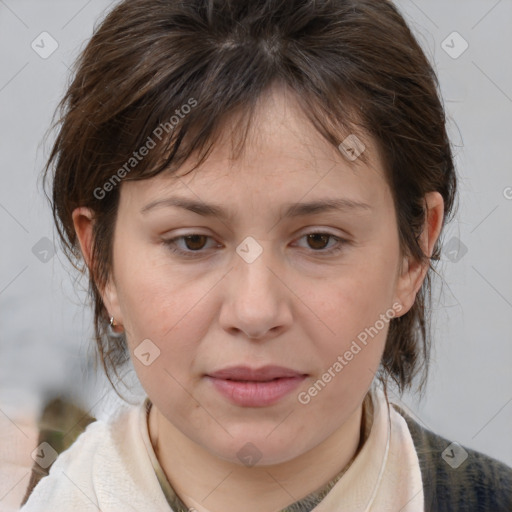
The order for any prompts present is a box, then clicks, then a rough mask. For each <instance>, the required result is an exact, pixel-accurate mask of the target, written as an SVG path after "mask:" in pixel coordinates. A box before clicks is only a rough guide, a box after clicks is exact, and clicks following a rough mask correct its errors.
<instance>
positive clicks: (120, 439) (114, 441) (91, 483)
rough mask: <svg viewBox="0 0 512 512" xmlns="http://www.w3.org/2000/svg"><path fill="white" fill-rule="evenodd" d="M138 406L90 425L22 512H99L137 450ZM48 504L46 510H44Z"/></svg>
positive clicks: (51, 471) (35, 490)
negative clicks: (133, 449) (108, 488)
mask: <svg viewBox="0 0 512 512" xmlns="http://www.w3.org/2000/svg"><path fill="white" fill-rule="evenodd" d="M136 416H137V407H133V406H132V407H123V408H120V409H119V410H118V411H116V413H115V414H114V416H112V417H111V418H110V419H109V420H108V421H102V420H96V421H94V422H93V423H91V424H89V425H88V426H87V428H86V429H85V431H84V432H83V433H82V434H80V435H79V436H78V438H77V439H76V440H75V442H74V443H73V444H72V445H71V446H70V447H69V448H68V449H67V450H66V451H64V452H62V453H61V454H60V455H59V456H58V457H57V459H56V460H55V462H54V463H53V465H52V466H51V469H50V472H49V474H48V476H46V477H44V478H43V479H42V480H41V481H40V482H39V483H38V484H37V485H36V487H35V488H34V490H33V491H32V493H31V495H30V497H29V499H28V501H27V503H26V504H25V505H24V506H23V507H22V509H21V511H22V512H34V511H41V510H43V509H44V510H49V509H51V510H54V511H60V510H62V511H64V510H71V507H75V508H79V510H85V511H88V510H94V511H97V510H98V507H99V506H100V501H101V494H102V490H103V489H104V488H105V484H106V483H108V484H109V485H112V483H113V482H112V479H113V478H114V475H116V474H120V472H121V471H122V468H123V464H124V462H125V461H124V460H123V459H124V458H129V456H127V455H126V452H127V451H129V447H130V446H131V447H134V442H135V439H133V434H134V432H135V428H133V423H134V422H136ZM43 505H44V507H43Z"/></svg>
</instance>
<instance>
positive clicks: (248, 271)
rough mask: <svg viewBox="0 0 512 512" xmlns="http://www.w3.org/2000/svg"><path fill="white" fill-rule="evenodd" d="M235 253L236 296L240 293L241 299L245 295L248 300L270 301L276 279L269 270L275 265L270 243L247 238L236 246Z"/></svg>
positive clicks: (250, 237) (273, 273)
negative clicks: (236, 257)
mask: <svg viewBox="0 0 512 512" xmlns="http://www.w3.org/2000/svg"><path fill="white" fill-rule="evenodd" d="M236 252H237V256H238V261H236V264H235V272H234V278H235V279H236V280H237V283H236V286H235V289H236V293H237V295H239V294H240V293H241V294H242V297H243V296H244V295H245V294H247V295H248V297H249V298H251V297H252V298H258V299H261V300H263V301H266V300H268V299H270V298H271V296H273V295H274V293H273V292H274V291H275V286H274V285H275V283H274V281H275V279H276V277H275V271H274V272H272V271H271V270H270V269H271V268H272V266H273V265H275V261H273V258H272V248H271V244H270V242H269V241H267V242H264V241H262V240H256V238H254V237H252V236H248V237H246V238H245V239H244V240H243V241H242V242H241V243H240V244H239V245H238V247H237V249H236ZM242 297H241V298H242Z"/></svg>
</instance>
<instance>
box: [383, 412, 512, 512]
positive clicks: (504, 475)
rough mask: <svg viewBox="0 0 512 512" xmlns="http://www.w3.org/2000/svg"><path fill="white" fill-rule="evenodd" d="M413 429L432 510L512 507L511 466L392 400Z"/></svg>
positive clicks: (496, 511) (506, 510)
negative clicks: (425, 424) (421, 419)
mask: <svg viewBox="0 0 512 512" xmlns="http://www.w3.org/2000/svg"><path fill="white" fill-rule="evenodd" d="M392 406H393V408H394V409H395V410H396V411H397V412H398V413H399V414H400V415H401V416H402V417H403V418H404V420H405V421H406V423H407V426H408V428H409V431H410V433H411V437H412V439H413V442H414V445H415V448H416V453H417V455H418V460H419V464H420V469H421V473H422V480H423V489H424V494H425V510H426V511H429V512H445V511H446V512H457V511H461V512H462V511H464V512H473V511H480V510H492V511H493V512H502V511H503V512H510V511H512V468H510V467H509V466H507V465H506V464H504V463H503V462H501V461H499V460H497V459H494V458H492V457H490V456H488V455H485V454H484V453H481V452H478V451H476V450H473V449H471V448H468V447H466V446H461V445H460V444H458V443H456V442H452V441H450V440H448V439H446V438H445V437H443V436H440V435H438V434H435V433H434V432H431V431H430V430H428V429H426V428H425V427H422V426H421V425H420V424H419V423H418V422H416V421H415V420H414V419H413V418H411V416H409V415H408V414H407V413H406V412H405V411H404V410H403V409H402V408H400V407H399V406H398V405H396V404H392Z"/></svg>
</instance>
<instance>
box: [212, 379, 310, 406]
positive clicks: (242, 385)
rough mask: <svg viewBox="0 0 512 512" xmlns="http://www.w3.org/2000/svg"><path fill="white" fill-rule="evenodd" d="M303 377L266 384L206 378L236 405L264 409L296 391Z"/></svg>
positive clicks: (272, 381)
mask: <svg viewBox="0 0 512 512" xmlns="http://www.w3.org/2000/svg"><path fill="white" fill-rule="evenodd" d="M305 378H306V377H305V376H302V375H300V376H297V377H283V378H280V379H275V380H271V381H267V382H256V381H251V382H249V381H245V382H244V381H236V380H226V379H216V378H213V377H210V376H208V379H209V380H210V381H211V382H212V383H213V385H214V386H215V388H216V389H217V391H219V392H220V393H221V394H223V395H224V396H225V397H227V398H228V399H229V400H231V401H232V402H233V403H235V404H236V405H240V406H243V407H265V406H267V405H272V404H274V403H276V402H278V401H279V400H280V399H281V398H283V397H285V396H286V395H288V394H289V393H291V392H292V391H293V390H294V389H296V388H297V387H298V386H299V384H301V383H302V382H303V381H304V379H305Z"/></svg>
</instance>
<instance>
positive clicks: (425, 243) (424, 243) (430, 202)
mask: <svg viewBox="0 0 512 512" xmlns="http://www.w3.org/2000/svg"><path fill="white" fill-rule="evenodd" d="M425 204H426V209H427V214H426V220H425V224H424V227H423V231H422V233H421V235H420V238H419V243H420V246H421V249H422V251H423V253H424V254H425V255H426V256H428V257H429V258H430V257H431V256H432V253H433V250H434V246H435V244H436V241H437V239H438V238H439V234H440V233H441V228H442V226H443V219H444V201H443V197H442V196H441V194H440V193H439V192H429V193H428V194H426V196H425ZM429 262H430V260H427V261H425V262H420V261H417V260H416V259H415V258H413V257H412V256H408V257H404V259H403V261H402V265H401V268H400V272H399V276H398V279H397V284H396V300H398V301H399V302H400V303H401V304H402V305H403V313H402V314H405V313H407V311H409V310H410V309H411V307H412V306H413V304H414V301H415V299H416V295H417V293H418V291H419V290H420V288H421V285H422V284H423V281H424V279H425V276H426V274H427V272H428V269H429Z"/></svg>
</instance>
